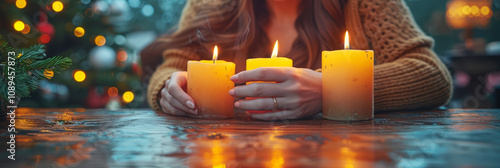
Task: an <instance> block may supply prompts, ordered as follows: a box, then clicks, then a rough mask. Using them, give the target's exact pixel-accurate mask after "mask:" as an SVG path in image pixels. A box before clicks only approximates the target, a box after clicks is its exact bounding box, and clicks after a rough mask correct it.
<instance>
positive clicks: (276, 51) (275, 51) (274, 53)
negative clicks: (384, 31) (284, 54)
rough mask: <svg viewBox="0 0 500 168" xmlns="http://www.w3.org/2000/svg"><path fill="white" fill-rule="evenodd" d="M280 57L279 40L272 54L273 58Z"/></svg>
mask: <svg viewBox="0 0 500 168" xmlns="http://www.w3.org/2000/svg"><path fill="white" fill-rule="evenodd" d="M276 57H278V40H276V43H274V48H273V53H272V54H271V58H276Z"/></svg>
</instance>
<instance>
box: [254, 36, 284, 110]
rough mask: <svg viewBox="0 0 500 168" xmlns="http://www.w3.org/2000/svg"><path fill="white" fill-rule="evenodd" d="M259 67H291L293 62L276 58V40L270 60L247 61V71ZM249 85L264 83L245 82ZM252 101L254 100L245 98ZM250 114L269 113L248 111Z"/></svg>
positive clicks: (255, 59) (256, 59)
mask: <svg viewBox="0 0 500 168" xmlns="http://www.w3.org/2000/svg"><path fill="white" fill-rule="evenodd" d="M261 67H293V61H292V60H291V59H290V58H285V57H278V40H276V43H274V48H273V53H272V54H271V58H252V59H247V71H249V70H254V69H257V68H261ZM251 83H266V82H263V81H259V82H247V84H251ZM247 99H254V98H247ZM249 112H252V113H265V112H271V111H249Z"/></svg>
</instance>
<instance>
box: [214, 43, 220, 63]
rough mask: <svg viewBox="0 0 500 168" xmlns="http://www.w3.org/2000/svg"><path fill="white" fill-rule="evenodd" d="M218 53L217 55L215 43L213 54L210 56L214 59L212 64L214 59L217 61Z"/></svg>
mask: <svg viewBox="0 0 500 168" xmlns="http://www.w3.org/2000/svg"><path fill="white" fill-rule="evenodd" d="M218 55H219V50H218V49H217V45H215V47H214V55H213V56H212V60H213V61H214V64H215V61H217V57H218Z"/></svg>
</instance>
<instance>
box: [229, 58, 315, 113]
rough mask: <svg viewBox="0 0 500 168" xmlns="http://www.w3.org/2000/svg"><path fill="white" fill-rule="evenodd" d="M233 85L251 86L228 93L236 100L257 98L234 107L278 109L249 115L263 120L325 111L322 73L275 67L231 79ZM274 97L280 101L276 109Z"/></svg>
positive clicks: (239, 74) (262, 109) (237, 88)
mask: <svg viewBox="0 0 500 168" xmlns="http://www.w3.org/2000/svg"><path fill="white" fill-rule="evenodd" d="M231 80H232V81H233V82H234V83H245V82H253V81H270V82H276V83H252V84H249V85H244V86H238V87H236V88H234V89H232V90H230V91H229V94H230V95H232V96H233V97H236V98H239V97H256V98H257V99H252V100H239V101H237V102H235V104H234V106H235V107H236V108H239V109H243V110H257V111H264V110H279V111H276V112H269V113H249V114H250V115H251V116H252V117H253V118H256V119H261V120H277V119H297V118H301V117H307V116H311V115H314V114H317V113H318V112H320V111H321V109H322V100H321V82H322V81H321V73H319V72H315V71H313V70H310V69H303V68H292V67H276V68H257V69H255V70H251V71H243V72H240V73H238V74H236V75H234V76H232V77H231ZM273 97H275V98H276V100H277V109H275V103H274V100H273Z"/></svg>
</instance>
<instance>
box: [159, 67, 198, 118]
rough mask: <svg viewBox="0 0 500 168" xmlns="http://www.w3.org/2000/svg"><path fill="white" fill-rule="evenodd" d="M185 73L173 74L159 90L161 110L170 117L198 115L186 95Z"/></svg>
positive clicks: (191, 101)
mask: <svg viewBox="0 0 500 168" xmlns="http://www.w3.org/2000/svg"><path fill="white" fill-rule="evenodd" d="M186 86H187V72H186V71H179V72H174V73H173V74H172V76H171V77H170V79H169V80H167V81H165V87H164V88H163V89H162V90H161V98H160V106H161V110H162V111H163V112H165V113H167V114H172V115H186V114H187V113H191V114H198V111H197V110H196V108H195V104H194V100H193V98H191V97H190V96H189V95H188V94H187V93H186V91H185V90H186Z"/></svg>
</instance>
